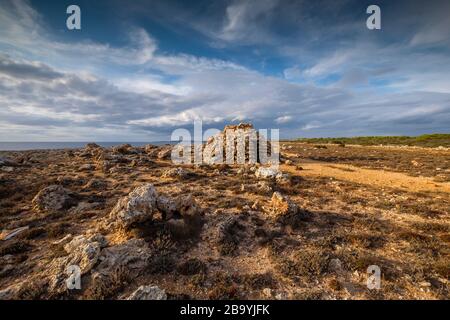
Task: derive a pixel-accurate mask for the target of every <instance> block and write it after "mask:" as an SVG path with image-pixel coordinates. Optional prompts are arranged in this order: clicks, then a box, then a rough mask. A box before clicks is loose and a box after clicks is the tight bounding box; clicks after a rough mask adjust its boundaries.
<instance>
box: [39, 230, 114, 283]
mask: <svg viewBox="0 0 450 320" xmlns="http://www.w3.org/2000/svg"><path fill="white" fill-rule="evenodd" d="M106 244H107V242H106V239H105V238H104V237H103V236H102V235H100V234H94V235H90V236H87V235H80V236H76V237H74V238H73V239H72V240H71V241H70V242H68V243H67V244H65V245H64V251H66V252H67V255H66V256H63V257H59V258H56V259H54V260H53V261H51V262H50V263H49V264H48V265H46V271H45V274H46V275H49V288H50V290H51V291H54V292H63V291H65V289H66V286H65V283H64V281H65V280H66V279H67V277H68V275H67V274H66V271H67V267H69V266H72V265H75V266H78V267H79V268H80V271H81V275H83V274H86V273H87V272H89V271H90V270H92V268H93V267H94V266H95V265H96V263H97V262H98V261H99V257H100V252H101V249H102V248H103V247H104V246H106Z"/></svg>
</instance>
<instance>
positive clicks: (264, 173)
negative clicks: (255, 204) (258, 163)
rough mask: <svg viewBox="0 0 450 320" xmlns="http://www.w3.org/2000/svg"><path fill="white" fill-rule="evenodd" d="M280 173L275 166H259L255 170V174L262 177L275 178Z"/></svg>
mask: <svg viewBox="0 0 450 320" xmlns="http://www.w3.org/2000/svg"><path fill="white" fill-rule="evenodd" d="M280 174H281V171H280V170H279V169H278V168H275V167H259V168H258V169H257V170H256V172H255V176H256V177H257V178H262V179H271V178H276V177H277V176H278V175H280Z"/></svg>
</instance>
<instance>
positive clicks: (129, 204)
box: [110, 184, 158, 229]
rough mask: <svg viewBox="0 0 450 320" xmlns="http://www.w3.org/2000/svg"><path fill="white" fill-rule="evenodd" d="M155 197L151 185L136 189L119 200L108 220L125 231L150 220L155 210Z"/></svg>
mask: <svg viewBox="0 0 450 320" xmlns="http://www.w3.org/2000/svg"><path fill="white" fill-rule="evenodd" d="M157 197H158V195H157V192H156V190H155V188H154V186H153V185H152V184H145V185H143V186H141V187H138V188H136V189H134V190H133V191H132V192H131V193H130V194H129V195H128V196H126V197H123V198H121V199H119V201H118V202H117V204H116V205H115V207H114V208H113V209H112V211H111V213H110V219H112V220H113V221H114V222H116V223H118V224H119V225H120V226H122V227H123V228H125V229H128V228H130V227H131V226H132V225H133V224H134V223H140V222H144V221H146V220H150V219H152V217H153V213H154V212H155V210H156V200H157Z"/></svg>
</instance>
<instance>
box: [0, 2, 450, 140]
mask: <svg viewBox="0 0 450 320" xmlns="http://www.w3.org/2000/svg"><path fill="white" fill-rule="evenodd" d="M71 4H76V5H78V6H79V7H80V9H81V30H69V29H68V28H67V27H66V19H67V17H68V16H69V15H68V14H67V13H66V8H67V7H68V6H69V5H71ZM371 4H376V5H378V6H379V7H380V9H381V29H380V30H369V29H368V28H367V27H366V19H367V18H368V17H369V14H367V13H366V9H367V7H368V6H369V5H371ZM449 13H450V1H447V0H443V1H437V0H436V1H414V0H405V1H399V0H398V1H397V0H396V1H394V0H390V1H375V0H371V1H365V0H341V1H336V0H333V1H331V0H330V1H324V0H315V1H305V0H297V1H293V0H292V1H288V0H286V1H283V0H239V1H237V0H229V1H218V0H216V1H203V0H202V1H182V0H179V1H172V0H161V1H139V0H134V1H120V0H108V1H101V0H99V1H79V0H71V1H64V0H60V1H45V0H38V1H34V0H30V1H26V0H0V141H127V142H132V141H159V140H170V136H171V133H172V132H173V130H175V129H178V128H187V129H191V128H192V125H193V122H194V120H201V121H202V122H203V128H204V130H206V129H208V128H217V129H221V128H223V126H224V125H226V124H229V123H239V122H250V123H253V124H254V125H255V127H256V128H267V129H272V128H274V129H279V130H280V137H281V138H296V137H336V136H360V135H418V134H424V133H448V132H450V130H449V128H450V18H449Z"/></svg>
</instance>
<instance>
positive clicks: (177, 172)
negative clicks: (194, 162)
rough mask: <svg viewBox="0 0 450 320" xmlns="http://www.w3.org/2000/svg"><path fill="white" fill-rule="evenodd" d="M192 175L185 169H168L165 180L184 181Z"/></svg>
mask: <svg viewBox="0 0 450 320" xmlns="http://www.w3.org/2000/svg"><path fill="white" fill-rule="evenodd" d="M190 175H191V172H189V171H187V170H185V169H183V168H172V169H168V170H166V171H165V172H164V173H163V175H162V176H163V177H164V178H180V179H184V178H187V177H188V176H190Z"/></svg>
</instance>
